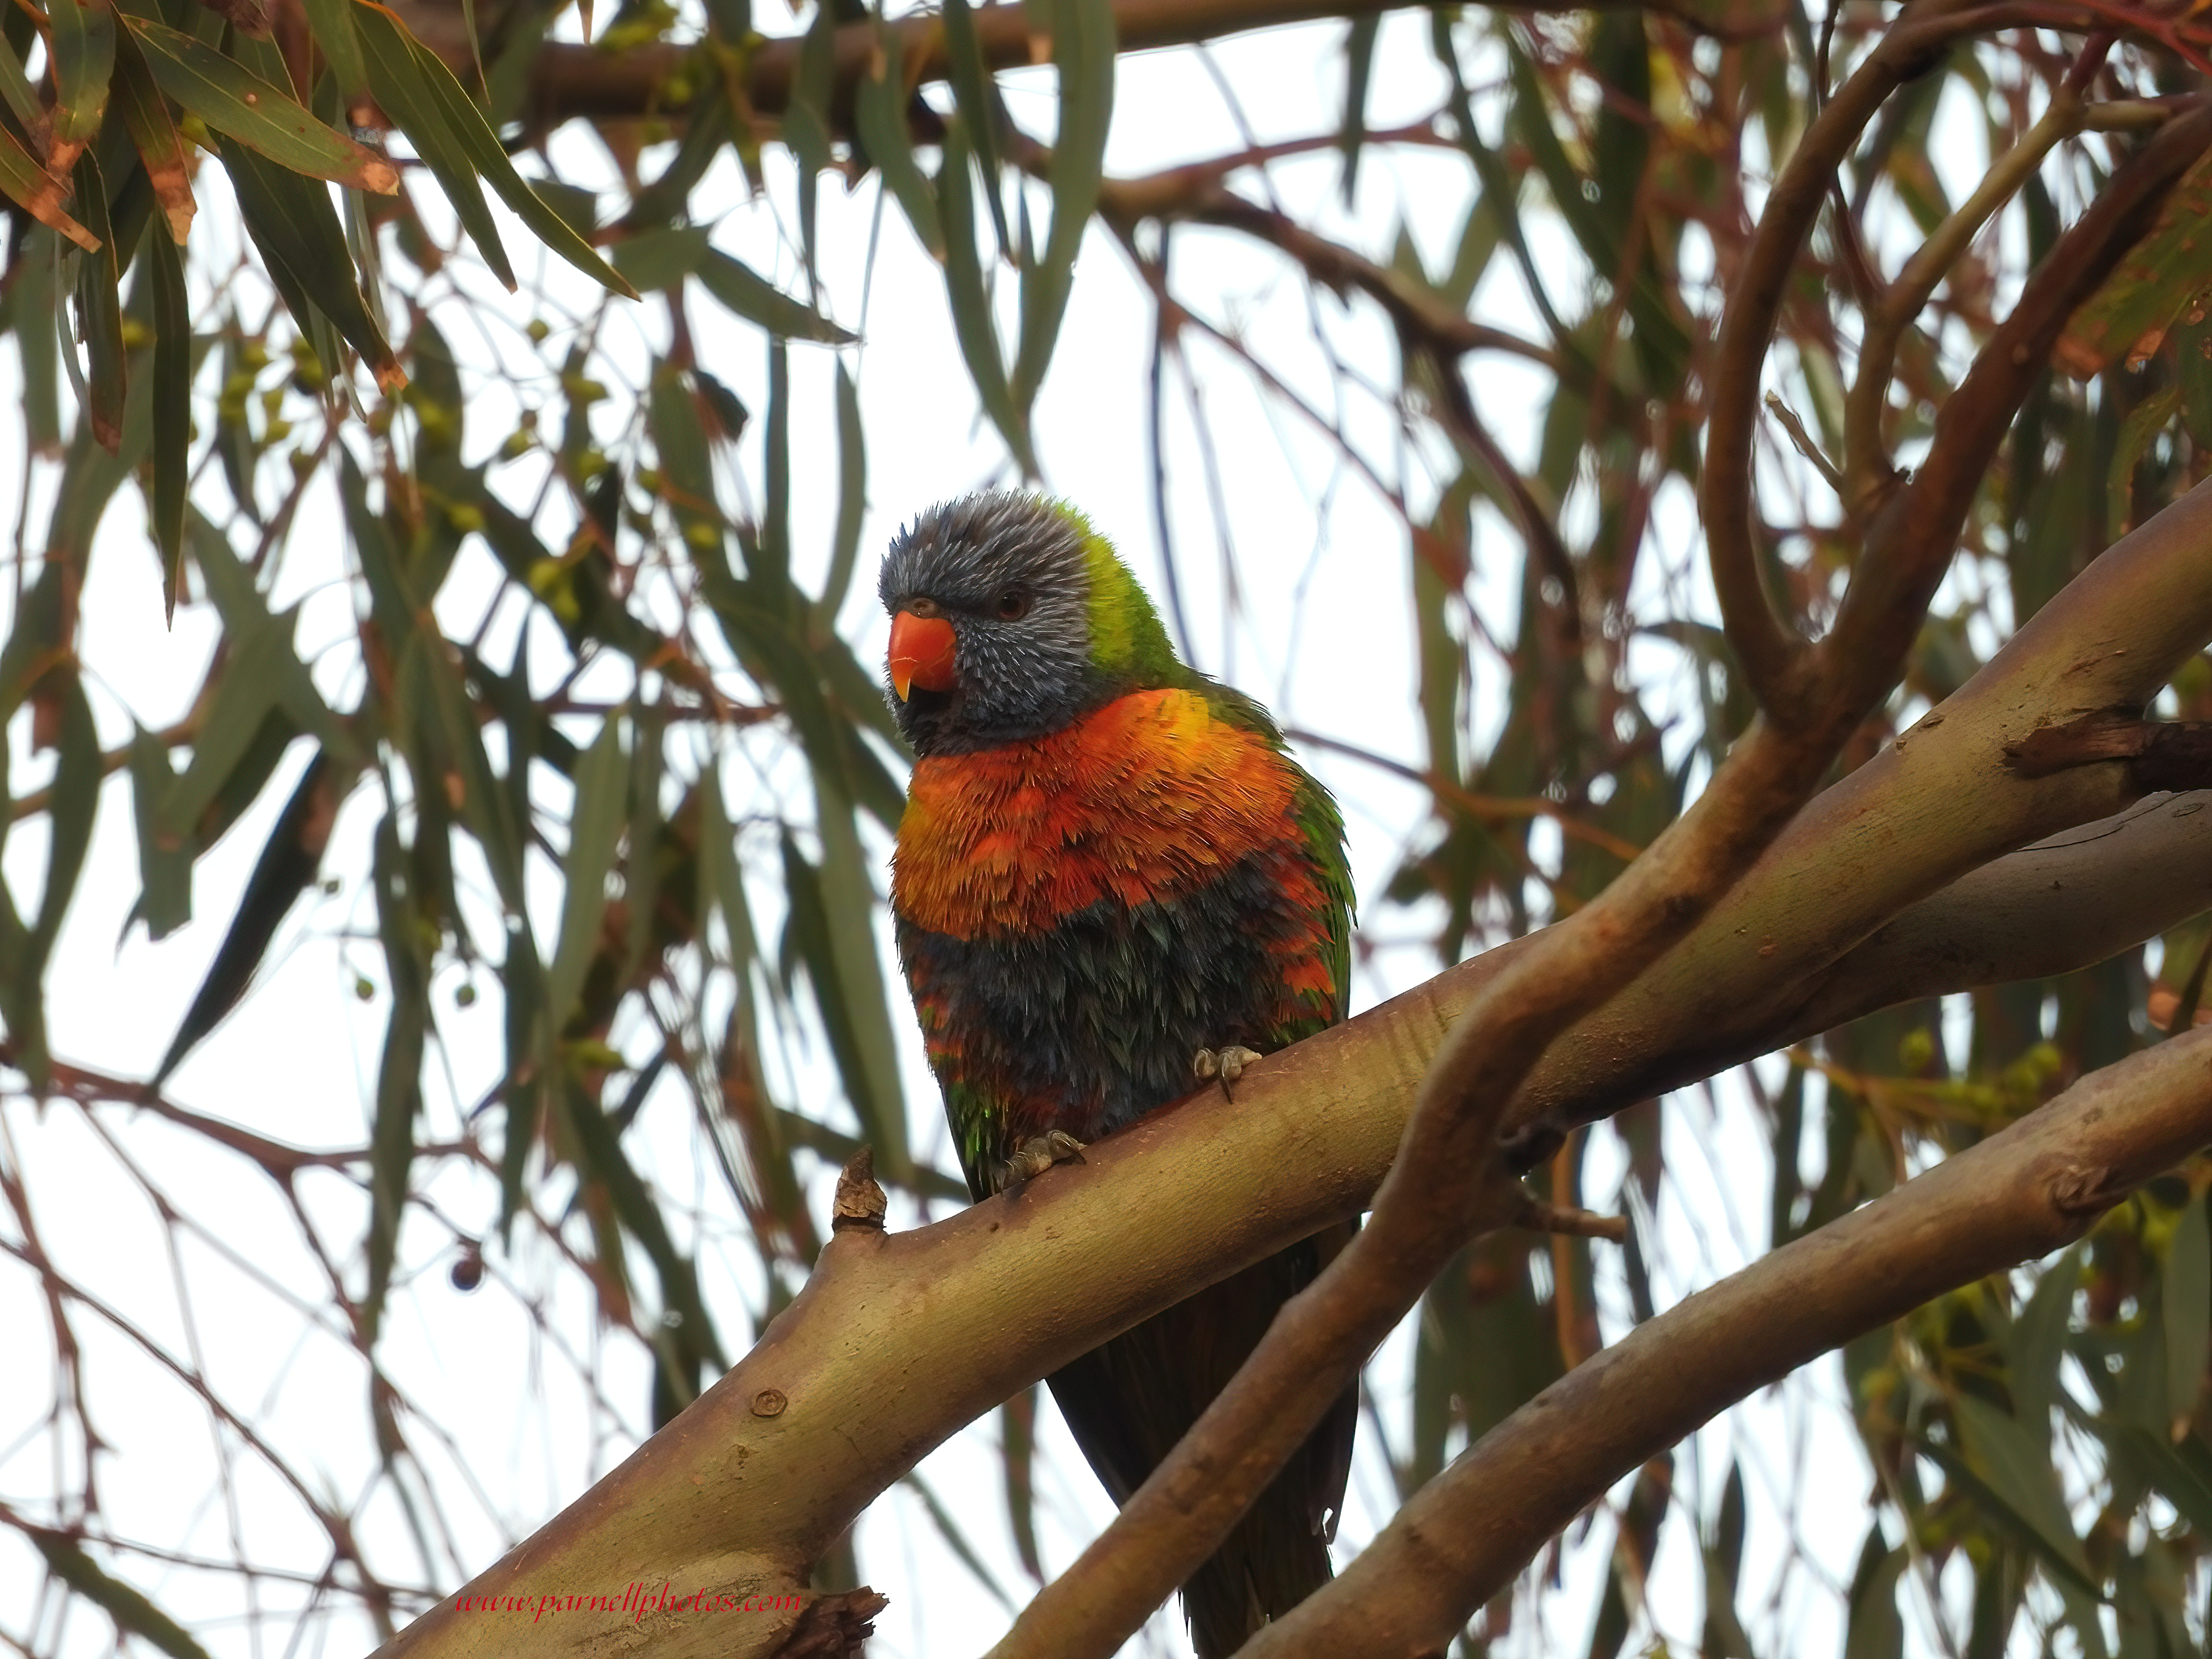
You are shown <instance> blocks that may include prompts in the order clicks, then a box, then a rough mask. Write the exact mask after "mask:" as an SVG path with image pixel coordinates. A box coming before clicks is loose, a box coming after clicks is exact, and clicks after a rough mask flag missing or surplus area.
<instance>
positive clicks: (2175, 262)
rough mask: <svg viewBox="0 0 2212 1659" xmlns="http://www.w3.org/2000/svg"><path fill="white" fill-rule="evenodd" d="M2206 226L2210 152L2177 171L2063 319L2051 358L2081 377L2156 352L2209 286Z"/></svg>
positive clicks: (2211, 193)
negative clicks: (2137, 234) (2160, 200)
mask: <svg viewBox="0 0 2212 1659" xmlns="http://www.w3.org/2000/svg"><path fill="white" fill-rule="evenodd" d="M2207 224H2212V155H2204V156H2202V157H2200V158H2199V159H2198V161H2197V165H2196V166H2195V167H2191V168H2190V169H2189V171H2188V172H2187V173H2185V174H2183V175H2182V179H2181V182H2180V183H2179V184H2178V185H2175V186H2174V187H2173V189H2172V191H2170V192H2169V193H2168V194H2167V196H2166V204H2165V205H2164V206H2163V207H2162V208H2160V210H2159V216H2158V222H2156V223H2155V224H2154V225H2153V226H2152V227H2151V229H2150V233H2149V234H2148V235H2147V236H2145V237H2144V238H2143V239H2142V240H2141V241H2140V242H2138V243H2136V245H2135V246H2134V247H2133V248H2131V249H2130V250H2129V252H2128V256H2127V258H2124V259H2123V260H2121V261H2120V264H2119V268H2118V270H2114V271H2113V272H2112V275H2111V276H2107V277H2106V279H2105V283H2104V286H2103V287H2102V288H2100V289H2098V290H2097V291H2096V293H2095V294H2093V295H2091V296H2090V298H2089V300H2088V301H2087V304H2085V305H2083V306H2082V307H2081V309H2080V310H2078V311H2076V312H2075V313H2074V314H2073V316H2071V317H2070V318H2069V319H2067V323H2066V331H2065V332H2064V333H2063V334H2062V335H2060V336H2059V337H2058V343H2057V345H2056V346H2054V347H2053V348H2052V349H2051V362H2053V363H2054V364H2056V365H2057V367H2058V368H2063V369H2064V370H2065V371H2066V372H2067V373H2068V374H2071V375H2073V376H2074V377H2075V379H2076V380H2087V379H2088V378H2089V377H2090V376H2091V375H2093V374H2101V373H2103V372H2104V370H2106V368H2110V367H2111V366H2112V364H2113V363H2115V362H2118V361H2120V360H2121V359H2122V358H2123V357H2125V358H2126V359H2128V360H2129V361H2130V362H2135V361H2137V360H2140V359H2142V358H2146V357H2148V356H2150V355H2151V354H2152V353H2153V352H2154V351H2156V350H2157V349H2158V348H2159V344H2160V342H2161V341H2162V340H2163V339H2164V337H2165V336H2166V330H2167V329H2168V328H2170V327H2172V325H2173V322H2174V319H2176V318H2178V317H2179V316H2181V315H2182V313H2184V312H2185V311H2186V310H2188V309H2189V308H2190V307H2191V302H2192V301H2195V300H2197V299H2199V298H2201V297H2202V296H2203V295H2205V293H2206V290H2207V289H2208V287H2212V283H2208V282H2207V280H2206V275H2205V255H2204V249H2203V246H2201V244H2202V242H2203V236H2204V227H2205V226H2206V225H2207Z"/></svg>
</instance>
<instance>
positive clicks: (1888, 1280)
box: [1243, 1030, 2212, 1659]
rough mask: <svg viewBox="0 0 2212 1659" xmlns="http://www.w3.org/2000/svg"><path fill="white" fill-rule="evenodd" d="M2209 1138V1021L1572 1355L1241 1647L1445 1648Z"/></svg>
mask: <svg viewBox="0 0 2212 1659" xmlns="http://www.w3.org/2000/svg"><path fill="white" fill-rule="evenodd" d="M2208 1144H2212V1030H2199V1031H2195V1032H2192V1033H2191V1034H2189V1035H2188V1036H2181V1037H2177V1038H2175V1039H2174V1040H2172V1042H2162V1043H2160V1044H2159V1045H2158V1046H2157V1047H2155V1048H2148V1049H2146V1050H2144V1051H2143V1052H2142V1053H2141V1054H2135V1055H2132V1056H2130V1058H2129V1059H2127V1060H2122V1061H2120V1062H2119V1063H2118V1065H2115V1066H2107V1067H2106V1068H2105V1069H2104V1070H2103V1071H2100V1072H2094V1073H2091V1074H2090V1075H2089V1076H2087V1077H2086V1078H2084V1079H2081V1082H2079V1083H2077V1084H2075V1085H2074V1086H2073V1087H2072V1088H2071V1089H2069V1090H2068V1091H2066V1092H2065V1093H2064V1094H2063V1095H2060V1096H2059V1097H2057V1099H2056V1100H2053V1101H2051V1103H2049V1104H2048V1105H2045V1106H2044V1107H2043V1108H2041V1109H2039V1110H2037V1111H2035V1112H2032V1113H2030V1114H2029V1115H2027V1117H2025V1118H2022V1119H2021V1121H2019V1122H2017V1123H2015V1124H2014V1125H2013V1126H2012V1127H2009V1128H2008V1129H2005V1130H2004V1131H2002V1133H1998V1134H1996V1135H1992V1136H1991V1137H1990V1139H1987V1140H1984V1141H1983V1142H1982V1143H1980V1144H1979V1145H1978V1146H1973V1147H1972V1148H1970V1149H1968V1150H1967V1151H1966V1152H1960V1153H1958V1154H1956V1155H1955V1156H1954V1157H1951V1158H1946V1159H1945V1160H1944V1161H1943V1162H1942V1163H1941V1164H1937V1165H1936V1167H1935V1168H1934V1169H1932V1170H1929V1171H1928V1172H1927V1173H1926V1174H1925V1175H1923V1176H1917V1178H1915V1179H1914V1180H1912V1181H1910V1182H1906V1183H1905V1185H1904V1186H1902V1187H1899V1188H1894V1189H1893V1190H1892V1191H1891V1192H1889V1193H1888V1194H1885V1195H1884V1196H1883V1197H1881V1198H1879V1199H1877V1200H1875V1201H1874V1202H1873V1203H1871V1204H1869V1205H1867V1206H1865V1207H1864V1208H1863V1209H1859V1210H1857V1211H1854V1212H1852V1213H1851V1214H1850V1215H1847V1216H1844V1217H1843V1218H1840V1219H1839V1220H1837V1221H1833V1222H1831V1223H1830V1224H1829V1225H1826V1226H1825V1227H1822V1228H1820V1230H1819V1231H1815V1232H1814V1233H1812V1234H1810V1235H1808V1236H1807V1237H1803V1238H1801V1239H1798V1240H1796V1242H1795V1243H1790V1244H1787V1245H1784V1247H1783V1248H1782V1249H1778V1250H1777V1251H1775V1252H1774V1253H1773V1254H1772V1255H1769V1256H1767V1257H1766V1258H1765V1259H1764V1260H1763V1261H1758V1262H1755V1263H1753V1265H1752V1266H1750V1267H1747V1268H1745V1269H1744V1270H1743V1271H1742V1272H1741V1273H1736V1274H1734V1275H1732V1276H1731V1277H1729V1278H1728V1279H1723V1280H1722V1281H1721V1282H1720V1283H1719V1284H1717V1285H1714V1286H1713V1287H1712V1288H1711V1289H1710V1290H1706V1291H1699V1293H1698V1294H1697V1295H1695V1296H1692V1297H1689V1298H1688V1299H1687V1300H1686V1301H1684V1302H1682V1303H1680V1304H1678V1305H1677V1306H1675V1307H1674V1308H1672V1309H1669V1310H1668V1311H1667V1312H1666V1313H1664V1314H1662V1315H1661V1316H1659V1317H1658V1318H1656V1319H1654V1320H1651V1321H1650V1322H1647V1323H1645V1324H1644V1325H1641V1326H1639V1327H1638V1328H1636V1329H1635V1330H1634V1331H1632V1332H1631V1333H1630V1334H1628V1335H1627V1336H1626V1338H1624V1339H1623V1340H1621V1341H1620V1342H1618V1343H1616V1344H1615V1345H1614V1346H1612V1347H1610V1348H1607V1349H1606V1350H1604V1351H1603V1352H1601V1353H1599V1354H1597V1355H1595V1357H1593V1358H1590V1359H1588V1360H1586V1361H1584V1362H1583V1364H1581V1365H1579V1366H1577V1368H1576V1369H1575V1370H1572V1371H1571V1372H1570V1373H1569V1374H1568V1375H1567V1376H1565V1377H1564V1378H1563V1379H1561V1380H1560V1381H1559V1382H1558V1383H1554V1384H1553V1385H1552V1387H1550V1388H1548V1389H1545V1390H1544V1392H1543V1393H1541V1394H1540V1395H1537V1396H1536V1398H1535V1399H1534V1400H1532V1401H1529V1402H1528V1404H1527V1405H1526V1406H1523V1407H1522V1408H1521V1409H1520V1410H1519V1411H1517V1412H1516V1413H1514V1414H1513V1415H1512V1416H1510V1417H1509V1418H1507V1419H1505V1421H1504V1422H1503V1423H1501V1424H1499V1425H1498V1427H1497V1428H1495V1429H1493V1430H1492V1431H1491V1432H1490V1433H1488V1434H1487V1435H1485V1436H1484V1437H1482V1439H1481V1440H1480V1442H1479V1443H1476V1444H1475V1445H1474V1447H1473V1448H1472V1449H1469V1450H1468V1452H1467V1453H1466V1454H1465V1455H1463V1456H1462V1457H1461V1458H1459V1459H1458V1461H1457V1462H1455V1463H1454V1464H1453V1465H1452V1466H1451V1468H1449V1469H1447V1470H1445V1471H1444V1473H1443V1474H1442V1475H1441V1476H1439V1477H1438V1478H1437V1480H1433V1481H1431V1483H1430V1484H1429V1485H1428V1486H1425V1487H1424V1488H1423V1489H1422V1490H1421V1491H1420V1492H1418V1493H1416V1494H1415V1495H1414V1496H1413V1498H1412V1499H1411V1500H1410V1501H1409V1502H1407V1504H1406V1506H1405V1507H1404V1508H1403V1509H1402V1510H1400V1511H1399V1512H1398V1514H1397V1516H1395V1518H1394V1519H1393V1520H1392V1522H1391V1523H1390V1524H1389V1526H1388V1527H1386V1528H1383V1533H1382V1534H1381V1535H1380V1536H1379V1537H1377V1538H1376V1541H1374V1542H1373V1543H1372V1544H1370V1546H1369V1547H1367V1549H1366V1550H1365V1551H1364V1552H1363V1553H1361V1554H1360V1556H1359V1558H1358V1560H1356V1561H1354V1562H1353V1563H1352V1565H1351V1567H1350V1568H1349V1569H1348V1570H1347V1571H1346V1572H1345V1574H1344V1576H1343V1577H1341V1578H1339V1579H1338V1580H1336V1582H1335V1583H1332V1584H1329V1585H1328V1586H1326V1587H1325V1588H1323V1589H1321V1590H1319V1591H1317V1592H1316V1594H1315V1595H1312V1596H1311V1597H1310V1598H1309V1599H1308V1600H1307V1601H1304V1603H1302V1604H1301V1605H1300V1606H1298V1607H1296V1608H1294V1609H1292V1610H1291V1613H1290V1614H1289V1616H1287V1617H1286V1618H1285V1619H1283V1620H1280V1621H1279V1622H1278V1623H1276V1624H1274V1625H1272V1626H1269V1627H1268V1628H1267V1630H1265V1631H1263V1632H1261V1634H1260V1635H1259V1636H1257V1637H1255V1638H1254V1639H1253V1640H1252V1641H1251V1642H1250V1643H1249V1644H1248V1645H1247V1646H1246V1647H1245V1649H1244V1650H1243V1651H1244V1652H1245V1653H1246V1654H1247V1655H1249V1656H1250V1659H1291V1656H1294V1655H1312V1656H1316V1659H1322V1656H1326V1659H1385V1656H1389V1659H1416V1656H1422V1655H1431V1654H1437V1653H1441V1652H1443V1650H1444V1649H1445V1648H1446V1647H1447V1646H1449V1644H1450V1643H1451V1641H1452V1640H1453V1638H1455V1636H1456V1635H1457V1634H1458V1633H1459V1632H1460V1631H1461V1630H1462V1628H1463V1627H1464V1626H1465V1625H1466V1622H1467V1620H1468V1618H1469V1617H1470V1616H1471V1615H1472V1614H1473V1613H1474V1611H1475V1609H1476V1608H1477V1607H1480V1606H1481V1605H1482V1603H1483V1602H1485V1601H1487V1600H1489V1599H1490V1597H1492V1595H1496V1594H1497V1593H1498V1591H1500V1590H1502V1589H1504V1588H1505V1587H1506V1586H1507V1585H1509V1584H1510V1583H1512V1582H1513V1580H1514V1578H1515V1577H1516V1576H1517V1575H1518V1574H1519V1572H1520V1571H1521V1569H1522V1567H1523V1566H1525V1565H1527V1564H1528V1560H1529V1559H1530V1558H1532V1557H1533V1556H1534V1554H1535V1553H1536V1552H1537V1550H1539V1549H1541V1547H1543V1544H1544V1541H1546V1540H1547V1539H1548V1538H1550V1537H1551V1536H1552V1534H1554V1533H1556V1532H1557V1531H1559V1528H1562V1527H1564V1526H1565V1525H1566V1524H1567V1522H1570V1521H1571V1520H1572V1519H1573V1518H1574V1516H1575V1515H1576V1513H1577V1511H1578V1510H1581V1509H1583V1507H1584V1506H1585V1505H1587V1504H1590V1503H1591V1502H1594V1501H1595V1499H1596V1498H1598V1497H1600V1496H1601V1495H1602V1494H1603V1493H1604V1492H1605V1491H1606V1489H1607V1487H1608V1486H1612V1485H1613V1482H1614V1481H1616V1480H1620V1478H1621V1477H1622V1476H1624V1475H1626V1474H1631V1473H1632V1472H1633V1471H1634V1470H1635V1468H1637V1466H1638V1465H1639V1464H1640V1463H1642V1462H1644V1461H1645V1460H1646V1459H1647V1458H1650V1457H1651V1456H1654V1455H1656V1454H1657V1453H1659V1452H1661V1451H1662V1450H1664V1449H1666V1448H1667V1447H1668V1446H1672V1445H1674V1444H1675V1443H1677V1442H1679V1441H1680V1440H1681V1439H1682V1438H1683V1437H1685V1436H1686V1435H1688V1434H1691V1433H1692V1432H1694V1431H1696V1430H1697V1428H1698V1427H1699V1425H1702V1424H1704V1423H1706V1422H1708V1421H1710V1420H1711V1419H1712V1418H1714V1417H1716V1416H1717V1415H1718V1414H1719V1413H1720V1412H1721V1411H1723V1409H1725V1408H1726V1407H1728V1406H1729V1405H1730V1404H1732V1403H1734V1402H1735V1401H1738V1400H1741V1399H1742V1398H1743V1397H1744V1396H1745V1395H1748V1394H1749V1393H1751V1392H1752V1390H1753V1389H1757V1388H1759V1387H1760V1386H1761V1385H1763V1384H1765V1383H1773V1382H1776V1381H1778V1380H1779V1379H1780V1378H1782V1377H1784V1376H1787V1375H1788V1374H1789V1373H1790V1371H1792V1370H1796V1368H1797V1367H1798V1366H1800V1365H1802V1364H1805V1363H1806V1362H1807V1361H1808V1360H1810V1359H1813V1358H1816V1357H1817V1356H1819V1355H1820V1354H1822V1353H1825V1352H1827V1351H1828V1350H1829V1349H1831V1348H1833V1347H1836V1346H1839V1345H1841V1344H1842V1343H1844V1342H1847V1341H1849V1340H1850V1339H1851V1338H1852V1337H1855V1336H1857V1335H1859V1334H1862V1333H1863V1332H1866V1331H1869V1330H1872V1329H1874V1328H1875V1327H1876V1326H1879V1325H1881V1324H1884V1323H1886V1322H1888V1321H1890V1320H1893V1319H1895V1318H1897V1317H1899V1316H1901V1315H1903V1314H1905V1313H1907V1312H1910V1311H1911V1310H1912V1309H1914V1308H1916V1307H1917V1306H1919V1305H1920V1304H1922V1303H1923V1302H1925V1301H1927V1300H1929V1298H1930V1297H1936V1296H1940V1295H1941V1294H1942V1293H1943V1292H1944V1291H1948V1290H1951V1289H1954V1288H1955V1287H1956V1286H1958V1285H1966V1284H1970V1283H1972V1281H1973V1280H1975V1279H1979V1278H1981V1277H1983V1276H1984V1274H1988V1273H2000V1272H2002V1271H2003V1270H2004V1269H2006V1268H2008V1267H2013V1266H2015V1265H2016V1264H2017V1263H2020V1262H2022V1261H2033V1260H2034V1259H2035V1258H2036V1257H2038V1256H2040V1255H2046V1254H2048V1253H2049V1252H2050V1251H2052V1250H2055V1249H2058V1248H2060V1247H2061V1246H2063V1245H2064V1244H2067V1243H2071V1242H2072V1241H2073V1240H2075V1239H2076V1238H2078V1237H2081V1234H2082V1233H2084V1232H2085V1231H2087V1230H2088V1227H2089V1225H2090V1224H2092V1223H2093V1222H2094V1221H2095V1220H2096V1218H2098V1217H2099V1216H2100V1215H2102V1214H2103V1213H2104V1212H2106V1210H2107V1209H2109V1208H2111V1207H2112V1206H2113V1205H2114V1204H2116V1203H2118V1201H2119V1200H2121V1199H2123V1198H2124V1197H2126V1196H2127V1194H2129V1193H2130V1192H2132V1191H2133V1190H2134V1189H2135V1188H2137V1187H2139V1186H2141V1185H2142V1183H2143V1182H2146V1181H2148V1180H2149V1179H2150V1178H2151V1177H2152V1176H2156V1175H2159V1174H2161V1173H2162V1172H2164V1171H2165V1170H2170V1169H2172V1167H2173V1166H2174V1165H2175V1164H2179V1163H2180V1162H2181V1161H2182V1160H2183V1159H2185V1158H2187V1157H2189V1156H2190V1155H2191V1153H2193V1152H2197V1151H2198V1150H2200V1149H2201V1148H2203V1146H2206V1145H2208Z"/></svg>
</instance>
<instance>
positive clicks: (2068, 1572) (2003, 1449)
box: [1934, 1394, 2097, 1594]
mask: <svg viewBox="0 0 2212 1659" xmlns="http://www.w3.org/2000/svg"><path fill="white" fill-rule="evenodd" d="M1951 1415H1952V1420H1953V1421H1954V1422H1955V1423H1956V1424H1957V1425H1958V1426H1959V1433H1960V1438H1961V1439H1962V1440H1963V1441H1964V1442H1965V1458H1964V1462H1963V1464H1962V1463H1961V1462H1960V1459H1959V1458H1957V1457H1954V1456H1948V1455H1946V1456H1942V1457H1940V1458H1939V1461H1941V1462H1942V1463H1943V1464H1944V1466H1945V1468H1948V1469H1950V1470H1952V1471H1953V1472H1954V1474H1958V1473H1964V1474H1968V1475H1969V1478H1970V1479H1972V1481H1973V1484H1974V1485H1976V1486H1980V1487H1981V1488H1982V1490H1983V1491H1984V1492H1985V1493H1986V1494H1987V1495H1988V1497H1989V1498H1990V1500H1991V1502H1992V1504H1994V1505H1995V1507H1996V1509H1997V1510H1999V1511H2000V1512H2001V1513H2002V1514H2004V1515H2006V1516H2009V1518H2010V1519H2011V1520H2012V1522H2014V1524H2015V1526H2017V1527H2018V1528H2020V1529H2021V1532H2022V1534H2024V1535H2025V1537H2026V1539H2027V1541H2030V1542H2032V1543H2033V1544H2034V1545H2036V1546H2037V1547H2039V1553H2040V1554H2041V1556H2042V1557H2043V1559H2045V1561H2047V1562H2050V1563H2051V1565H2054V1566H2056V1567H2057V1568H2058V1569H2060V1573H2059V1577H2060V1578H2062V1579H2063V1578H2066V1577H2071V1579H2072V1580H2073V1583H2074V1584H2075V1585H2078V1586H2080V1587H2081V1588H2083V1589H2087V1590H2089V1591H2090V1593H2091V1594H2095V1593H2096V1582H2097V1581H2096V1579H2095V1577H2094V1576H2093V1573H2092V1571H2091V1570H2090V1566H2089V1558H2088V1556H2087V1553H2084V1551H2083V1550H2082V1547H2081V1539H2080V1538H2079V1537H2077V1536H2076V1535H2075V1531H2074V1523H2073V1522H2072V1520H2071V1518H2070V1517H2069V1516H2068V1515H2067V1513H2066V1498H2065V1494H2064V1493H2063V1492H2061V1491H2060V1490H2059V1486H2058V1475H2057V1470H2055V1469H2054V1468H2052V1467H2051V1459H2050V1456H2049V1455H2048V1452H2047V1450H2046V1449H2045V1448H2044V1447H2043V1446H2041V1445H2039V1444H2038V1443H2037V1441H2036V1438H2035V1437H2034V1436H2033V1435H2031V1434H2030V1433H2029V1432H2028V1431H2027V1429H2026V1428H2024V1427H2023V1426H2022V1425H2021V1424H2020V1423H2018V1422H2017V1421H2015V1419H2013V1418H2012V1417H2011V1416H2010V1415H2009V1414H2008V1413H2005V1412H2002V1411H2000V1410H1999V1409H1998V1408H1997V1407H1995V1406H1992V1405H1991V1404H1990V1403H1989V1401H1985V1400H1983V1399H1981V1398H1980V1397H1978V1395H1970V1394H1954V1395H1952V1396H1951ZM1934 1450H1936V1451H1937V1452H1939V1453H1940V1452H1942V1448H1934Z"/></svg>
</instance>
